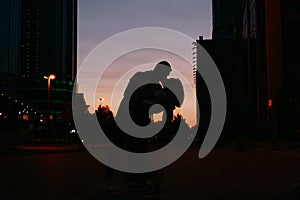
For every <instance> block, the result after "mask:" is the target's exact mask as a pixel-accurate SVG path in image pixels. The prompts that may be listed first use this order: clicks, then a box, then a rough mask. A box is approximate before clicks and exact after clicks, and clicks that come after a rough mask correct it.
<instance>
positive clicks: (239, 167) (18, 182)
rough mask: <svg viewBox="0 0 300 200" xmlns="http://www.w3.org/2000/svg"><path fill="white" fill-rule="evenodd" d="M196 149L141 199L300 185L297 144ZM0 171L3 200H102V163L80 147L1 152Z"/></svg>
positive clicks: (119, 180)
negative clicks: (202, 154) (158, 187)
mask: <svg viewBox="0 0 300 200" xmlns="http://www.w3.org/2000/svg"><path fill="white" fill-rule="evenodd" d="M198 150H199V148H198V147H196V146H193V147H191V148H190V149H189V150H188V151H187V152H186V153H185V154H184V155H183V156H182V157H181V158H180V159H179V160H177V161H176V162H174V163H173V164H171V165H170V166H168V167H166V168H165V169H163V170H162V172H163V188H162V193H161V194H160V195H154V196H153V195H152V196H148V197H145V199H170V200H171V199H172V200H174V199H187V200H192V199H268V198H270V197H271V196H274V195H277V194H278V193H280V192H281V191H283V190H284V189H287V188H289V187H291V186H294V185H296V184H298V183H300V173H299V169H300V148H299V146H294V147H289V148H287V147H284V148H281V149H279V150H278V151H273V150H271V149H270V148H269V147H268V146H267V145H264V144H260V145H253V146H252V147H249V148H247V149H246V150H245V151H244V152H236V151H234V148H233V147H231V146H230V145H228V146H222V147H216V148H215V149H214V150H213V151H212V152H211V153H210V154H209V155H208V156H207V157H205V158H204V159H198V157H197V153H198ZM0 170H1V172H0V173H1V179H0V181H1V195H2V197H6V199H32V200H33V199H43V200H47V199H64V200H67V199H70V200H71V199H72V200H77V199H78V200H79V199H82V200H83V199H86V200H88V199H104V198H101V197H100V196H99V195H98V196H97V192H98V191H99V190H100V189H99V188H101V187H103V184H104V183H103V181H104V166H103V165H102V164H101V163H99V162H98V161H97V160H96V159H94V158H93V157H92V156H91V155H90V154H89V153H88V152H85V151H78V152H76V151H70V152H57V153H55V152H51V153H40V154H27V155H15V154H13V155H2V156H1V165H0ZM124 177H125V173H121V172H115V174H114V176H113V184H114V186H115V187H122V186H124V185H126V180H125V178H124ZM96 197H97V198H96ZM118 199H120V198H118Z"/></svg>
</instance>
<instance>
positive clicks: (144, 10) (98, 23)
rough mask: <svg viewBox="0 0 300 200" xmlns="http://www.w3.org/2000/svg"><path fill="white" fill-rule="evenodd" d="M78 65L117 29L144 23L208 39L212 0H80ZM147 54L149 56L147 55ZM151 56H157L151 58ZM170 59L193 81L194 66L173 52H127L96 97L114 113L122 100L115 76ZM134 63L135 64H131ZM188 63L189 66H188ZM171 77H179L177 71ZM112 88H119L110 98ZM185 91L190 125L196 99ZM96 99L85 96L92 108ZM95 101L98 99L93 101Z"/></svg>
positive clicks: (92, 110) (141, 25)
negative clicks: (138, 66)
mask: <svg viewBox="0 0 300 200" xmlns="http://www.w3.org/2000/svg"><path fill="white" fill-rule="evenodd" d="M78 22H79V23H78V67H79V68H80V65H81V64H82V62H83V61H84V59H86V57H87V56H88V55H89V53H90V52H91V51H92V50H93V49H94V48H95V47H96V46H97V45H98V44H99V43H101V42H102V41H104V40H105V39H107V38H109V37H111V36H112V35H115V34H117V33H120V32H123V31H126V30H129V29H133V28H141V27H162V28H168V29H172V30H176V31H179V32H181V33H183V34H186V35H187V36H189V37H191V38H193V39H194V40H196V39H197V38H198V37H199V35H202V36H204V38H205V39H210V38H211V32H212V13H211V1H210V0H187V1H182V0H163V1H162V0H151V1H143V0H109V1H103V0H79V5H78ZM145 55H146V56H145ZM151 56H152V57H153V58H155V59H151ZM162 59H165V60H168V61H169V62H170V63H171V65H172V67H173V69H175V70H177V71H178V72H179V73H183V74H185V77H188V78H189V80H188V81H189V82H190V84H193V77H192V68H191V67H190V66H188V65H187V64H186V63H185V62H184V61H183V60H180V59H178V58H176V57H174V55H172V54H171V53H168V52H159V51H156V52H154V51H151V50H144V51H142V52H130V53H128V54H127V55H124V56H122V57H120V59H118V60H116V61H115V62H113V64H112V66H110V68H109V70H107V71H106V76H105V81H103V80H101V81H103V82H104V83H105V84H104V85H102V86H101V87H99V89H98V90H97V92H96V93H95V99H97V97H101V98H105V101H104V102H103V104H107V105H109V106H110V107H111V109H112V111H113V113H114V114H115V113H116V111H117V107H118V103H119V101H120V100H121V97H122V93H123V90H124V88H125V86H126V83H124V84H121V85H123V86H124V85H125V86H124V87H123V88H122V87H119V89H116V88H115V87H116V81H118V80H116V79H117V78H118V77H120V76H122V75H126V76H128V78H129V77H130V75H132V73H134V72H130V73H127V72H128V71H130V70H131V69H132V68H133V67H136V65H141V64H144V65H148V66H147V67H146V68H149V69H151V68H152V67H153V64H152V65H151V64H149V63H155V61H158V60H162ZM131 66H132V67H131ZM185 66H186V67H185ZM171 77H175V78H178V75H176V73H172V74H171ZM112 89H116V90H115V91H117V92H116V93H115V94H114V95H113V97H114V99H113V98H111V94H110V93H111V91H112ZM84 91H85V88H81V87H80V85H79V92H84ZM189 96H190V95H188V93H186V98H185V101H184V105H183V106H184V107H185V108H186V109H184V110H185V111H184V112H182V113H181V114H182V115H183V117H184V118H185V119H186V121H187V122H188V123H189V125H190V126H193V125H194V124H195V116H192V115H190V114H189V113H190V112H189V111H190V110H193V109H195V104H194V102H190V101H191V100H190V99H189V98H188V97H189ZM95 99H88V98H86V102H87V104H88V105H90V112H92V113H93V112H94V110H95V109H96V108H97V106H98V105H99V102H97V101H95ZM93 102H96V103H93Z"/></svg>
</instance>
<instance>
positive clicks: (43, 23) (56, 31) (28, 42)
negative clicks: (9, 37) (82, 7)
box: [17, 0, 77, 119]
mask: <svg viewBox="0 0 300 200" xmlns="http://www.w3.org/2000/svg"><path fill="white" fill-rule="evenodd" d="M21 2H22V7H21V14H22V21H21V66H20V79H19V86H18V88H17V90H18V92H19V93H20V94H22V96H23V98H24V99H25V100H27V101H28V102H30V103H31V104H34V105H35V106H36V109H37V110H38V111H39V112H41V113H43V114H45V115H48V114H50V115H52V116H53V117H54V118H56V119H59V118H61V116H62V111H63V107H64V105H65V103H66V102H69V101H71V97H72V91H73V86H74V81H75V76H76V69H77V63H76V61H77V58H76V55H77V49H76V47H77V1H76V0H44V1H40V0H22V1H21ZM50 74H53V75H55V77H56V78H55V80H51V81H50V83H51V84H49V83H48V81H47V80H45V79H44V77H49V75H50ZM49 86H50V87H49ZM49 96H50V97H49Z"/></svg>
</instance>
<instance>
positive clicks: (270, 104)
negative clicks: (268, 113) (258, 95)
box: [268, 99, 273, 108]
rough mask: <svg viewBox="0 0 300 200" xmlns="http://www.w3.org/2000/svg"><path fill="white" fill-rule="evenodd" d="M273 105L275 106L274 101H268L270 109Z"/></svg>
mask: <svg viewBox="0 0 300 200" xmlns="http://www.w3.org/2000/svg"><path fill="white" fill-rule="evenodd" d="M272 105H273V101H272V99H269V100H268V108H272Z"/></svg>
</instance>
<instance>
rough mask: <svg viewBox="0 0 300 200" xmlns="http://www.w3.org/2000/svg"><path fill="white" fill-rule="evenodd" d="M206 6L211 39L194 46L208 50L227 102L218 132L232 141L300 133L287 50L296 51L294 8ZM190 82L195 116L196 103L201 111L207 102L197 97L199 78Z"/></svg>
mask: <svg viewBox="0 0 300 200" xmlns="http://www.w3.org/2000/svg"><path fill="white" fill-rule="evenodd" d="M212 2H213V4H212V6H213V38H212V40H201V39H200V40H197V41H196V42H198V43H199V44H201V45H202V46H203V47H204V48H205V49H206V50H207V51H208V53H209V54H210V55H211V57H212V58H213V59H214V61H215V62H216V64H217V66H218V68H219V71H220V72H221V75H222V77H223V79H224V83H225V88H226V91H227V98H228V113H227V114H228V115H227V121H226V124H225V129H224V132H232V134H233V135H235V137H236V139H238V141H243V140H245V139H246V137H248V138H249V137H250V138H251V137H254V138H263V137H268V138H271V139H272V140H273V141H275V140H276V138H294V137H295V136H296V129H300V127H297V124H300V122H299V120H298V121H297V117H296V116H297V113H298V114H299V112H300V110H299V93H300V92H299V91H300V90H299V89H297V88H298V87H299V85H300V79H299V76H300V71H299V67H297V66H299V61H298V60H297V51H293V50H292V48H295V49H297V44H299V36H298V35H299V34H300V28H299V27H300V20H299V19H300V17H299V16H300V14H299V9H297V6H296V4H295V3H294V1H289V0H287V1H283V0H263V1H260V0H259V1H258V0H239V1H226V3H225V1H212ZM196 67H201V66H197V65H196ZM195 78H196V87H197V96H198V101H199V102H200V111H201V101H202V104H203V105H202V106H203V107H205V102H206V103H207V102H208V103H209V101H208V100H205V98H203V92H202V93H201V92H200V91H205V86H203V85H204V84H203V83H202V79H201V75H199V74H198V75H197V74H196V75H195ZM204 96H205V95H204ZM201 98H202V99H201ZM204 111H205V108H204ZM207 113H208V114H209V110H208V112H207ZM200 116H201V115H200ZM204 121H205V120H204ZM230 122H231V123H230ZM202 123H204V122H203V121H202ZM207 123H208V122H206V124H207ZM200 125H201V119H200ZM203 126H204V127H205V126H206V125H205V124H204V125H203ZM200 130H201V126H200ZM243 133H245V134H243ZM225 135H226V134H225Z"/></svg>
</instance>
